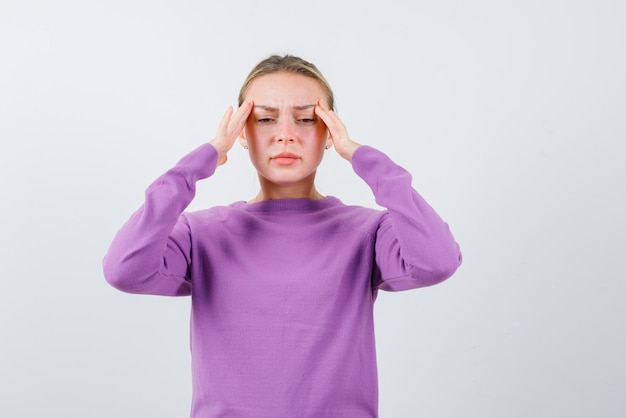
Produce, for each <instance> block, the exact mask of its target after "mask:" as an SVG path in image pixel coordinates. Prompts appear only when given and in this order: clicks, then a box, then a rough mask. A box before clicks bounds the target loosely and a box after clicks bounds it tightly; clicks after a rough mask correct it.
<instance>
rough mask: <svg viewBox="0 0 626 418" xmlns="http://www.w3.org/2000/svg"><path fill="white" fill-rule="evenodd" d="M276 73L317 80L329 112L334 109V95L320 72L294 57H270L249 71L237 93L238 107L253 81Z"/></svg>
mask: <svg viewBox="0 0 626 418" xmlns="http://www.w3.org/2000/svg"><path fill="white" fill-rule="evenodd" d="M278 72H286V73H293V74H301V75H303V76H306V77H310V78H312V79H314V80H317V82H319V83H320V85H321V86H322V89H324V91H325V92H326V99H327V100H328V106H329V107H330V109H331V110H333V109H334V108H335V95H334V94H333V91H332V89H331V88H330V85H329V84H328V81H326V79H325V78H324V76H323V75H322V73H321V72H320V70H318V69H317V67H316V66H315V65H314V64H312V63H310V62H308V61H306V60H303V59H302V58H300V57H296V56H294V55H283V56H281V55H272V56H269V57H267V58H265V59H264V60H263V61H261V62H259V63H258V64H257V65H256V66H255V67H254V68H253V69H252V71H250V74H248V77H246V80H245V81H244V82H243V86H241V90H240V91H239V106H241V105H242V103H243V101H244V99H245V97H246V93H247V92H248V88H249V87H250V84H251V83H252V82H253V81H254V80H255V79H257V78H258V77H261V76H263V75H266V74H272V73H278Z"/></svg>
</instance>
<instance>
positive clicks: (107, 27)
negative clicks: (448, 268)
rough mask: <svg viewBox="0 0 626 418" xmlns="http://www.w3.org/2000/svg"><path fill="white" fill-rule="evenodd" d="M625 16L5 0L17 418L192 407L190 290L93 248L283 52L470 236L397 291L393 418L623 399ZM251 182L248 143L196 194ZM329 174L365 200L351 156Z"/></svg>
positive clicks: (3, 234)
mask: <svg viewBox="0 0 626 418" xmlns="http://www.w3.org/2000/svg"><path fill="white" fill-rule="evenodd" d="M625 22H626V3H624V2H623V1H622V0H614V1H611V0H588V1H585V0H570V1H564V0H563V1H559V0H526V1H521V0H520V1H515V0H513V1H501V0H477V1H471V2H470V1H463V0H449V1H447V0H443V1H437V2H433V1H428V2H427V1H409V0H389V1H385V2H374V1H343V2H342V1H339V0H333V1H331V0H319V1H316V2H296V1H292V0H257V1H254V0H245V1H241V0H240V1H199V0H197V1H174V0H162V1H147V0H106V1H104V0H103V1H96V0H80V1H79V0H74V1H72V0H58V1H45V0H41V1H37V0H2V2H1V3H0V141H1V147H0V179H1V180H0V181H1V182H2V183H1V189H0V193H1V195H0V198H1V201H0V205H1V206H0V209H1V216H0V257H1V262H0V268H1V274H0V289H1V291H0V333H1V342H0V416H2V417H7V418H21V417H41V416H45V417H59V418H68V417H80V418H83V417H90V418H91V417H94V418H98V417H107V418H109V417H151V418H160V417H163V418H171V417H184V416H188V413H189V412H188V411H189V404H190V393H191V389H190V371H189V348H188V338H189V335H188V329H189V325H188V318H189V300H188V299H186V298H181V299H175V298H159V297H150V296H133V295H127V294H123V293H121V292H118V291H116V290H114V289H113V288H111V287H109V286H108V285H107V284H106V282H105V280H104V278H103V276H102V272H101V259H102V257H103V255H104V253H105V252H106V250H107V247H108V245H109V243H110V241H111V239H112V237H113V235H114V233H115V232H116V230H117V229H118V228H119V227H120V226H121V225H122V223H123V222H124V221H125V220H126V219H127V218H128V216H130V214H131V213H132V212H133V211H134V210H135V209H136V208H137V207H138V205H139V204H140V203H141V201H142V198H143V191H144V189H145V187H146V186H147V185H148V184H149V183H150V182H151V181H152V180H153V179H154V178H155V177H157V176H158V175H159V174H161V173H162V172H163V171H165V170H166V169H167V168H169V167H170V166H171V165H173V164H174V163H175V162H176V161H177V160H178V159H179V158H180V157H182V156H183V155H184V154H186V153H187V152H188V151H190V150H191V149H193V148H195V147H197V146H198V145H200V144H201V143H203V142H205V141H208V140H209V139H211V137H212V136H213V134H214V132H215V130H216V128H217V123H218V121H219V119H220V117H221V115H222V113H223V111H224V110H225V108H226V106H228V105H230V104H236V103H235V102H236V96H237V92H238V90H239V87H240V84H241V83H242V82H243V79H244V78H245V76H246V74H247V73H248V71H249V70H250V69H251V67H252V66H253V65H254V64H256V63H257V62H258V61H259V60H260V59H262V58H264V57H265V56H267V55H268V54H270V53H293V54H297V55H300V56H302V57H304V58H306V59H308V60H311V61H313V62H314V63H316V64H317V65H318V67H319V68H320V69H321V70H322V71H323V72H324V73H325V75H326V76H327V78H328V80H329V81H330V83H331V85H332V86H333V87H334V90H335V93H336V96H337V102H338V103H337V104H338V111H339V114H340V116H341V117H342V118H343V120H344V122H345V123H346V125H347V126H348V128H349V131H350V133H351V134H352V136H353V138H354V139H355V140H357V141H359V142H361V143H365V144H369V145H372V146H375V147H377V148H379V149H381V150H383V151H384V152H386V153H387V154H388V155H390V156H391V157H392V158H393V159H394V160H395V161H397V162H398V163H400V164H402V165H403V166H404V167H406V168H407V169H408V170H409V171H411V173H413V175H414V185H415V187H416V188H417V189H418V190H419V191H420V192H421V193H422V194H423V195H424V196H425V197H426V199H427V200H429V202H430V203H431V204H432V205H433V206H434V207H435V209H436V210H437V211H438V212H439V213H440V214H441V216H442V217H443V218H444V219H445V220H446V221H447V222H448V223H449V224H450V226H451V228H452V230H453V232H454V234H455V236H456V238H457V240H458V241H459V243H460V244H461V247H462V250H463V254H464V264H463V266H462V267H461V268H460V270H459V271H458V272H457V274H456V275H455V276H454V277H453V278H451V279H450V280H449V281H447V282H445V283H443V284H441V285H438V286H435V287H432V288H428V289H423V290H418V291H412V292H404V293H396V294H389V293H381V294H380V295H379V299H378V301H377V306H376V315H377V323H376V325H377V343H378V353H379V369H380V412H381V417H382V418H401V417H429V418H457V417H464V418H473V417H475V418H485V417H498V418H501V417H533V418H536V417H550V418H553V417H580V418H582V417H603V418H606V417H623V416H626V398H625V397H624V394H625V393H626V362H625V361H624V353H625V352H626V342H625V335H624V331H625V329H626V327H625V326H626V323H625V322H626V319H625V318H626V307H625V306H626V305H625V304H624V291H625V290H626V286H625V285H624V279H625V276H626V274H625V273H626V268H625V267H624V250H625V249H626V247H625V245H624V236H625V233H626V230H625V229H626V228H625V227H626V223H625V221H624V214H625V213H626V195H625V188H624V184H623V183H624V180H625V178H626V170H625V169H624V160H625V158H624V157H625V155H624V154H625V141H626V81H625V80H626V79H625V76H624V75H625V74H626V58H625V51H626V50H625V44H624V41H625V40H626V25H625ZM256 187H257V186H256V179H255V173H254V172H253V171H252V169H251V165H250V163H249V161H248V160H247V156H246V155H245V152H244V151H243V150H242V149H240V148H239V147H236V148H235V149H234V150H233V152H232V153H231V156H230V162H229V163H228V164H227V165H226V166H224V167H223V168H220V169H219V171H218V173H217V174H216V176H214V177H213V178H211V179H209V180H207V181H205V182H204V183H202V185H201V187H200V189H199V193H198V196H197V199H196V200H195V201H194V203H193V206H192V208H191V209H196V208H200V207H207V206H212V205H215V204H226V203H230V202H232V201H234V200H242V199H248V198H250V197H252V196H253V195H254V193H255V192H256ZM318 187H319V189H320V191H321V192H322V193H325V194H333V195H337V196H338V197H340V198H341V199H342V200H343V201H344V202H346V203H353V204H362V205H373V199H372V197H371V193H370V192H369V190H368V189H367V188H366V186H365V185H364V184H363V183H362V181H361V180H359V179H358V178H357V177H356V175H354V173H353V172H352V171H351V168H350V167H349V165H348V164H347V163H346V162H344V161H343V160H341V158H339V157H338V156H336V155H334V154H328V155H327V158H326V160H325V161H324V163H323V164H322V167H321V168H320V173H319V176H318ZM347 418H349V417H347Z"/></svg>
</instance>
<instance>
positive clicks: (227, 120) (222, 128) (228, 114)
mask: <svg viewBox="0 0 626 418" xmlns="http://www.w3.org/2000/svg"><path fill="white" fill-rule="evenodd" d="M232 114H233V107H232V106H228V108H227V109H226V112H224V116H222V120H221V121H220V124H219V126H218V127H217V132H218V135H219V134H224V133H226V131H227V130H228V124H229V123H230V118H231V116H232Z"/></svg>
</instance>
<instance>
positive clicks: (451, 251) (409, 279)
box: [352, 146, 462, 291]
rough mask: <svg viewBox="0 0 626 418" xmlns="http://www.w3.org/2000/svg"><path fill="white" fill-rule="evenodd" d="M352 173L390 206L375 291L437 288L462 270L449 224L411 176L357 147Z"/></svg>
mask: <svg viewBox="0 0 626 418" xmlns="http://www.w3.org/2000/svg"><path fill="white" fill-rule="evenodd" d="M352 166H353V169H354V171H355V172H356V173H357V175H359V177H361V178H362V179H363V180H365V182H366V183H367V184H368V185H369V187H370V188H371V190H372V192H373V193H374V197H375V200H376V203H377V204H379V205H380V206H382V207H384V208H386V211H385V212H384V213H383V215H382V218H381V222H380V224H379V227H378V230H377V232H376V247H375V251H376V255H375V268H374V272H373V283H372V284H373V287H374V288H375V289H382V290H389V291H399V290H407V289H413V288H417V287H424V286H430V285H434V284H437V283H439V282H441V281H443V280H445V279H447V278H449V277H450V276H452V274H453V273H454V272H455V271H456V269H457V268H458V267H459V266H460V264H461V260H462V256H461V252H460V249H459V245H458V244H457V243H456V241H455V240H454V237H453V236H452V233H451V232H450V229H449V227H448V225H447V224H446V223H445V222H444V221H443V220H442V219H441V218H440V217H439V215H438V214H437V213H436V212H435V211H434V210H433V208H432V207H431V206H430V205H429V204H428V203H427V202H426V201H425V200H424V199H423V198H422V197H421V196H420V195H419V194H418V193H417V192H416V191H415V190H414V189H413V187H412V185H411V181H412V178H411V175H410V174H409V173H408V172H407V171H406V170H405V169H403V168H402V167H400V166H398V165H397V164H395V163H394V162H393V161H391V159H390V158H389V157H387V156H386V155H385V154H383V153H382V152H380V151H378V150H376V149H374V148H372V147H369V146H361V147H359V148H358V149H357V150H356V151H355V153H354V155H353V157H352Z"/></svg>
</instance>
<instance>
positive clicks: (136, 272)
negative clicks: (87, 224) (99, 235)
mask: <svg viewBox="0 0 626 418" xmlns="http://www.w3.org/2000/svg"><path fill="white" fill-rule="evenodd" d="M251 107H252V105H251V103H245V104H244V105H242V106H241V107H240V108H239V109H238V110H237V112H235V113H234V114H233V110H232V108H229V109H228V110H227V111H226V114H225V115H224V117H223V118H222V121H221V123H220V126H219V129H218V133H217V135H216V137H215V139H213V140H212V141H211V143H210V144H204V145H202V146H201V147H199V148H197V149H196V150H194V151H193V152H191V153H190V154H188V155H187V156H185V157H184V158H183V159H181V160H180V161H179V162H178V163H177V164H176V165H175V166H174V167H173V168H172V169H170V170H168V171H167V172H166V173H165V174H163V175H162V176H161V177H159V178H158V179H157V180H156V181H155V182H154V183H152V184H151V185H150V186H149V187H148V189H147V190H146V198H145V202H144V204H143V205H142V206H141V207H140V208H139V210H137V212H135V213H134V214H133V215H132V216H131V217H130V219H129V220H128V221H127V222H126V223H125V224H124V226H123V227H122V228H121V229H120V230H119V231H118V233H117V234H116V236H115V238H114V239H113V242H112V243H111V246H110V247H109V250H108V252H107V254H106V256H105V257H104V260H103V270H104V275H105V278H106V279H107V281H108V282H109V283H110V284H111V285H112V286H114V287H116V288H117V289H120V290H122V291H125V292H130V293H149V294H157V295H169V296H177V295H188V294H190V292H191V284H190V277H189V264H190V262H191V259H190V249H191V240H190V236H189V226H188V225H187V223H186V220H185V218H184V216H181V215H182V212H183V211H184V210H185V209H186V208H187V206H188V205H189V203H191V201H192V199H193V198H194V196H195V191H196V182H197V181H198V180H201V179H203V178H206V177H209V176H211V175H212V174H213V173H214V172H215V169H216V167H217V166H218V165H220V164H223V163H224V162H226V153H227V152H228V150H230V148H231V147H232V144H233V143H234V141H235V140H236V138H237V136H238V135H239V133H240V132H241V130H242V129H243V125H244V124H245V121H246V119H247V118H248V115H249V114H250V109H251Z"/></svg>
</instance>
